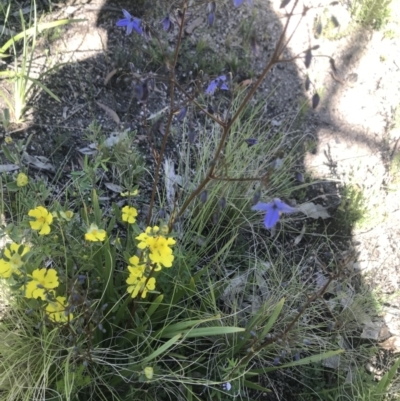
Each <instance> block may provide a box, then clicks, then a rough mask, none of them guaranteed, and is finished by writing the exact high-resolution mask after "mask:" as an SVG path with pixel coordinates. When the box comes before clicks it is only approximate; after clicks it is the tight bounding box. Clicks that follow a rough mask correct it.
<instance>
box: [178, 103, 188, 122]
mask: <svg viewBox="0 0 400 401" xmlns="http://www.w3.org/2000/svg"><path fill="white" fill-rule="evenodd" d="M187 110H188V109H187V107H186V106H185V107H182V109H180V110H179V111H178V113H177V116H176V119H177V120H178V121H182V120H183V119H184V118H185V117H186V113H187Z"/></svg>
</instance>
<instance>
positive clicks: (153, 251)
mask: <svg viewBox="0 0 400 401" xmlns="http://www.w3.org/2000/svg"><path fill="white" fill-rule="evenodd" d="M167 233H168V228H167V227H162V228H161V229H160V228H159V227H157V226H154V227H153V228H151V227H147V228H146V231H145V232H144V233H142V234H140V235H139V236H138V237H136V239H137V240H139V241H140V242H139V244H138V248H139V249H142V250H148V253H149V258H150V260H151V261H152V262H153V263H156V264H157V265H158V266H159V270H160V269H161V265H162V266H164V267H171V266H172V262H173V261H174V255H173V254H172V249H171V248H170V246H172V245H175V240H174V239H173V238H166V237H165V236H164V235H165V234H167Z"/></svg>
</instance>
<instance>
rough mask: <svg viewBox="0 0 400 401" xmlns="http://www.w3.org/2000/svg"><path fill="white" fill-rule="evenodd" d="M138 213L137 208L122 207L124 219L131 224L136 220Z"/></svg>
mask: <svg viewBox="0 0 400 401" xmlns="http://www.w3.org/2000/svg"><path fill="white" fill-rule="evenodd" d="M137 215H138V213H137V210H136V209H135V208H134V207H131V206H124V207H123V208H122V221H126V222H127V223H129V224H133V223H134V222H135V221H136V216H137Z"/></svg>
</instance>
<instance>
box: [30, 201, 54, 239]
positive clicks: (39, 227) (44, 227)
mask: <svg viewBox="0 0 400 401" xmlns="http://www.w3.org/2000/svg"><path fill="white" fill-rule="evenodd" d="M28 216H30V217H34V218H35V219H36V220H35V221H30V222H29V224H30V225H31V228H32V230H36V231H39V235H47V234H49V233H50V224H51V223H52V222H53V216H52V214H51V213H49V211H48V210H47V209H46V208H44V207H43V206H38V207H37V208H36V209H31V210H30V211H29V213H28Z"/></svg>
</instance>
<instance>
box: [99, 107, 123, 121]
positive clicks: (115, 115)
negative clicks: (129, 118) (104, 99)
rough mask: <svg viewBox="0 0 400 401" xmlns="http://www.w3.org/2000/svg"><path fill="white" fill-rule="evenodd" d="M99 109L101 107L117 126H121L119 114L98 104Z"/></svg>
mask: <svg viewBox="0 0 400 401" xmlns="http://www.w3.org/2000/svg"><path fill="white" fill-rule="evenodd" d="M96 103H97V105H98V106H99V107H101V108H102V109H103V110H104V111H105V112H106V113H107V114H108V115H109V116H110V117H111V118H112V119H113V120H114V121H115V122H116V123H117V124H121V120H120V118H119V117H118V114H117V113H116V112H115V111H114V110H113V109H111V108H110V107H108V106H106V105H105V104H103V103H100V102H96Z"/></svg>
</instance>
